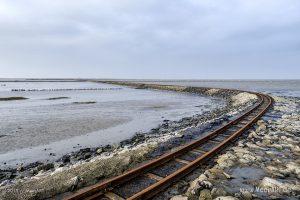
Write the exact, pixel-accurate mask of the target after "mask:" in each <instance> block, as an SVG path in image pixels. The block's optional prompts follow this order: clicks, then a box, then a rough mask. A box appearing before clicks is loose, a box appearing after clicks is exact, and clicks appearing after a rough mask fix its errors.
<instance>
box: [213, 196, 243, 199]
mask: <svg viewBox="0 0 300 200" xmlns="http://www.w3.org/2000/svg"><path fill="white" fill-rule="evenodd" d="M214 200H239V199H238V198H235V197H233V196H222V197H217V198H215V199H214Z"/></svg>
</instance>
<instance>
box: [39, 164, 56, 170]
mask: <svg viewBox="0 0 300 200" xmlns="http://www.w3.org/2000/svg"><path fill="white" fill-rule="evenodd" d="M53 168H54V164H53V163H47V164H43V165H40V166H38V167H37V170H38V171H41V170H44V171H48V170H50V169H53Z"/></svg>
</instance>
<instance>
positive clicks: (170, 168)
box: [65, 93, 273, 200]
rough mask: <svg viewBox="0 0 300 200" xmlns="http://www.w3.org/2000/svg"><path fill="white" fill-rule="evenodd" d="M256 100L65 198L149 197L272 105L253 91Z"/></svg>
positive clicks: (220, 147)
mask: <svg viewBox="0 0 300 200" xmlns="http://www.w3.org/2000/svg"><path fill="white" fill-rule="evenodd" d="M254 94H256V95H257V96H258V99H259V100H258V102H257V103H256V104H255V105H253V107H251V108H250V109H249V110H247V111H244V113H242V114H241V116H239V117H236V118H235V119H233V120H232V121H230V122H228V123H227V124H225V125H223V126H222V127H220V128H218V129H217V130H215V131H213V132H211V133H209V134H208V135H206V136H205V137H203V138H200V139H198V140H195V141H193V142H191V143H189V144H186V145H184V146H181V147H179V148H177V149H175V150H173V151H171V152H169V153H166V154H164V155H162V156H160V157H158V158H156V159H154V160H151V161H149V162H148V163H146V164H144V165H142V166H139V167H137V168H134V169H132V170H130V171H127V172H125V173H124V174H122V175H120V176H117V177H113V178H110V179H108V180H105V181H103V182H100V183H98V184H95V185H92V186H89V187H86V188H83V189H81V190H79V191H77V192H75V193H74V194H72V195H70V196H68V197H66V198H65V200H78V199H87V200H92V199H93V200H94V199H114V200H115V199H130V200H134V199H143V200H144V199H150V198H152V197H154V196H155V195H157V194H158V193H160V192H162V191H164V190H166V189H167V188H168V187H169V186H171V185H172V184H174V183H175V182H176V181H178V180H179V179H181V178H183V177H184V176H186V175H187V174H189V173H190V172H192V171H193V170H194V169H196V168H197V167H199V166H200V165H201V164H204V163H205V162H206V161H208V159H210V158H212V157H214V156H215V155H216V154H218V153H219V152H220V151H221V150H223V149H224V148H226V147H227V146H228V145H230V144H232V142H234V141H235V140H236V139H237V138H238V137H239V136H240V135H241V134H242V133H243V132H245V131H246V130H248V129H249V128H250V127H251V126H252V125H253V124H254V123H255V122H256V121H257V120H258V119H259V118H260V117H261V116H262V115H263V114H264V113H265V112H266V111H267V110H268V109H269V108H270V106H271V105H272V103H273V99H272V98H271V97H270V96H268V95H265V94H260V93H254Z"/></svg>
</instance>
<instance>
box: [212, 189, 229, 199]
mask: <svg viewBox="0 0 300 200" xmlns="http://www.w3.org/2000/svg"><path fill="white" fill-rule="evenodd" d="M226 194H227V192H226V191H225V190H224V189H222V188H213V189H212V190H211V196H212V198H217V197H219V196H226Z"/></svg>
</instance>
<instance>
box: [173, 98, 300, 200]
mask: <svg viewBox="0 0 300 200" xmlns="http://www.w3.org/2000/svg"><path fill="white" fill-rule="evenodd" d="M274 100H275V105H274V108H273V109H272V110H271V111H269V112H268V113H267V114H266V115H265V116H264V117H263V118H262V120H259V121H258V122H257V124H256V126H255V127H254V128H253V129H252V130H250V131H249V132H248V133H245V135H246V136H245V138H243V139H241V140H239V142H238V143H237V144H236V145H234V146H233V147H231V148H230V149H228V150H227V151H226V153H224V154H223V155H220V156H219V157H218V158H217V159H216V160H215V162H216V164H215V165H214V166H213V167H212V168H208V169H207V170H206V171H204V172H203V173H201V174H200V175H199V176H198V177H197V178H196V179H194V180H192V181H190V182H189V183H188V182H185V185H184V186H185V188H184V190H182V191H181V192H177V194H179V193H180V195H177V196H176V195H174V194H176V192H175V193H174V192H173V195H172V196H173V197H172V200H188V199H189V200H194V199H200V200H211V199H218V200H236V199H243V200H244V199H245V200H250V199H299V198H300V146H299V144H300V137H299V136H300V135H299V134H300V98H288V97H286V98H283V97H274Z"/></svg>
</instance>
